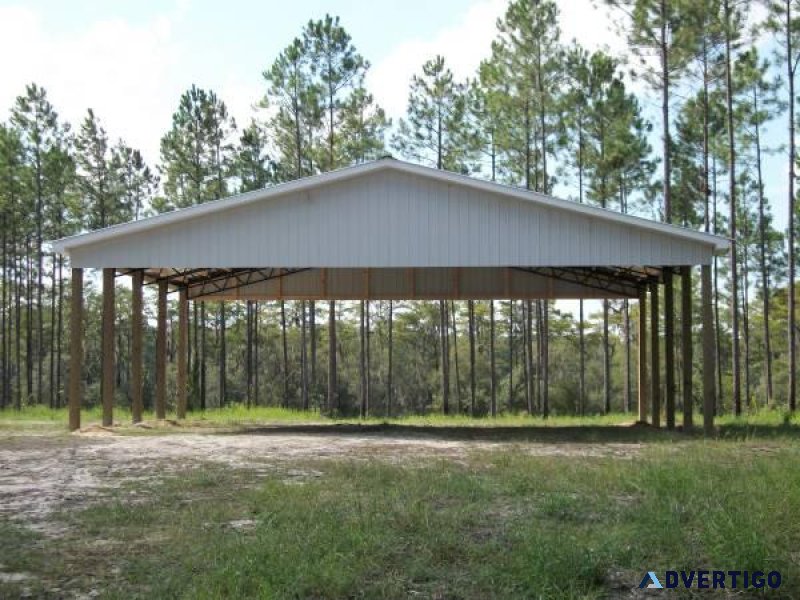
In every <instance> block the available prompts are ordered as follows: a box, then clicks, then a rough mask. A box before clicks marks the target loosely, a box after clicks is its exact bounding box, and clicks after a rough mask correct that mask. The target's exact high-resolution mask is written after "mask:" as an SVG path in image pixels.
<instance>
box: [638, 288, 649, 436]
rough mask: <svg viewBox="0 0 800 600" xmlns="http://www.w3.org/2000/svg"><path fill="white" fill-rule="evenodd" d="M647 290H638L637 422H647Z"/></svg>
mask: <svg viewBox="0 0 800 600" xmlns="http://www.w3.org/2000/svg"><path fill="white" fill-rule="evenodd" d="M647 379H648V378H647V290H646V289H641V290H639V422H640V423H646V422H647V404H648V400H647V398H648V394H647V392H648V389H647V385H648V380H647Z"/></svg>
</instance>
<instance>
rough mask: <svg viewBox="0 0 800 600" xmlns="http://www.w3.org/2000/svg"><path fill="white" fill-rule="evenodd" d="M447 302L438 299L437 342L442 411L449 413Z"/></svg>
mask: <svg viewBox="0 0 800 600" xmlns="http://www.w3.org/2000/svg"><path fill="white" fill-rule="evenodd" d="M447 323H448V319H447V302H445V301H444V300H440V301H439V343H440V346H441V348H440V349H441V361H442V365H441V370H442V411H443V412H444V414H446V415H448V414H450V353H449V352H448V343H447V340H448V335H447V329H448V324H447Z"/></svg>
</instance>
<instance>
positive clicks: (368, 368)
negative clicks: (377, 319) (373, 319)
mask: <svg viewBox="0 0 800 600" xmlns="http://www.w3.org/2000/svg"><path fill="white" fill-rule="evenodd" d="M364 313H365V315H366V316H365V321H366V334H365V337H366V338H367V359H366V362H367V364H366V368H365V370H366V373H367V375H366V376H367V408H366V411H365V414H366V416H369V411H370V403H371V402H372V395H371V393H372V378H371V377H370V375H371V373H372V368H371V360H370V346H369V338H370V331H371V326H370V315H369V300H367V301H366V307H365V311H364Z"/></svg>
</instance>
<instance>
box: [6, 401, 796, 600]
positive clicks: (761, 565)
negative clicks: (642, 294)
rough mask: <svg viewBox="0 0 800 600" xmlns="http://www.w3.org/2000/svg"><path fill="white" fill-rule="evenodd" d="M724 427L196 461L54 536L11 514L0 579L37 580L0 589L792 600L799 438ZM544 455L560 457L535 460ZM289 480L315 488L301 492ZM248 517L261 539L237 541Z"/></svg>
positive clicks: (49, 419) (776, 421) (502, 430)
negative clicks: (740, 583)
mask: <svg viewBox="0 0 800 600" xmlns="http://www.w3.org/2000/svg"><path fill="white" fill-rule="evenodd" d="M89 415H90V416H89V418H93V417H94V416H97V417H98V418H99V413H96V412H94V413H93V412H90V413H89ZM117 415H118V416H120V420H121V418H122V413H121V412H118V413H117ZM64 417H65V414H64V412H63V411H47V410H43V409H26V410H25V411H23V412H22V413H21V414H15V413H13V412H11V413H9V412H4V413H1V414H0V423H4V424H5V426H9V427H10V426H13V425H15V424H17V425H18V424H20V423H22V424H27V425H29V426H33V425H31V424H36V423H39V424H40V427H41V428H44V429H45V430H50V429H48V428H51V429H52V428H54V427H58V429H57V430H58V431H63V428H62V426H63V421H62V418H64ZM191 420H192V422H193V423H195V424H202V425H203V426H209V425H211V426H213V427H220V428H234V429H237V427H241V428H242V429H245V430H247V429H249V428H251V427H255V426H256V425H258V424H259V423H266V424H274V423H281V424H282V426H283V428H285V429H286V431H287V432H293V431H294V432H298V433H304V432H309V433H312V434H313V433H314V432H317V431H320V430H322V431H324V432H332V433H336V432H339V433H341V434H342V435H349V434H350V433H351V432H352V431H354V430H355V431H356V432H358V431H360V428H361V425H358V426H356V425H353V423H357V421H354V420H343V421H337V422H334V423H325V421H326V420H325V419H320V417H319V416H318V415H308V414H302V413H296V412H291V411H283V410H280V409H254V410H252V411H247V410H246V409H243V408H241V407H232V408H229V409H225V410H223V411H208V412H207V413H206V414H205V415H192V417H191ZM319 421H322V422H323V423H324V424H319V423H318V422H319ZM718 422H719V423H720V435H719V436H718V437H717V438H716V439H714V440H705V439H703V438H702V436H701V435H700V434H697V435H695V436H686V435H682V434H680V433H675V434H667V433H666V432H656V431H652V430H648V429H646V428H632V427H612V426H611V425H615V424H618V423H630V417H628V416H624V415H613V416H610V417H606V418H597V417H587V418H585V419H574V418H562V417H559V418H555V419H550V420H549V421H548V422H547V424H546V425H545V424H544V423H543V422H542V421H541V420H540V419H531V418H528V417H524V416H504V417H501V418H498V419H496V420H491V419H477V420H473V419H466V418H462V417H456V418H450V419H445V418H443V417H438V416H431V417H426V418H421V417H409V418H406V419H397V420H393V421H392V422H391V423H389V424H383V421H382V420H380V419H376V420H370V421H368V423H367V424H366V425H367V426H369V427H371V428H372V430H374V431H375V432H376V433H377V434H380V433H381V432H383V431H386V432H388V433H392V432H395V431H397V432H403V433H413V434H419V435H427V436H430V437H434V438H440V439H451V438H454V439H464V440H472V439H476V438H477V439H481V440H482V439H492V440H495V439H507V440H510V441H512V442H515V443H514V444H512V445H509V446H505V447H503V448H502V449H489V450H486V449H484V450H480V451H478V450H477V449H473V450H471V451H469V452H468V454H467V455H466V456H465V457H464V459H463V460H457V461H456V460H443V459H437V458H431V457H425V456H420V457H418V458H414V459H409V458H408V457H406V460H405V461H404V462H402V463H400V464H392V463H390V462H387V461H385V460H379V459H376V458H373V457H371V456H370V455H368V454H366V453H362V454H358V453H357V452H356V456H355V457H354V456H350V457H347V456H342V457H341V458H328V459H326V460H322V459H311V458H300V459H294V460H292V461H291V463H287V464H285V465H284V466H283V467H281V466H280V465H279V466H277V467H274V470H272V471H270V474H269V475H266V476H265V475H264V474H263V473H261V474H257V473H255V472H251V471H250V470H248V469H247V468H231V467H221V466H219V465H206V464H204V463H202V462H201V461H202V460H203V457H201V456H198V457H197V462H196V463H195V464H196V465H200V468H187V469H186V471H185V474H183V475H181V476H180V477H167V478H157V479H152V480H150V479H148V480H137V481H136V483H135V484H126V485H124V486H123V487H122V488H120V489H118V490H116V491H115V492H114V495H113V496H112V497H111V498H110V499H107V500H104V501H103V502H101V503H100V504H97V505H94V506H91V507H89V508H85V507H83V508H71V509H66V508H65V509H64V510H63V512H62V513H60V514H56V515H54V516H53V517H52V519H53V520H54V521H55V522H56V523H58V524H65V525H66V526H67V533H66V535H63V536H61V537H55V538H51V537H47V536H44V535H42V534H39V533H36V532H35V531H31V530H30V529H28V528H25V527H23V526H22V525H20V524H19V523H14V522H11V521H9V520H8V518H7V517H0V539H2V540H3V542H2V548H3V554H2V557H0V563H2V565H3V566H2V567H0V571H2V572H11V573H17V572H18V573H26V574H30V575H32V577H31V578H29V579H27V580H25V581H22V582H3V581H2V579H0V597H18V596H20V595H21V594H22V593H28V594H29V595H30V596H33V597H48V596H52V597H59V596H62V595H67V596H71V595H73V594H74V593H77V592H81V593H88V592H89V591H91V590H97V591H99V592H100V595H101V597H104V598H187V599H188V598H201V599H202V598H208V599H211V598H270V599H271V598H407V597H419V598H465V599H472V598H475V599H478V598H480V599H483V598H575V599H587V598H616V597H627V595H628V594H629V593H630V590H631V588H633V587H635V586H636V585H637V584H638V582H639V581H640V580H641V577H642V576H643V574H644V572H645V571H648V570H655V571H657V572H663V571H664V570H667V569H675V570H681V569H687V570H691V569H723V570H731V569H736V570H751V571H753V570H764V571H770V570H779V571H780V572H781V573H782V575H783V586H782V588H781V589H780V590H779V591H778V592H777V593H776V592H771V593H770V597H774V598H797V597H800V554H799V551H798V548H800V520H798V515H799V514H800V434H798V429H797V425H796V423H795V422H794V420H793V419H786V418H784V416H783V415H782V414H781V413H778V412H773V413H760V414H758V415H752V416H750V417H748V418H740V419H735V418H732V417H727V416H725V417H723V418H721V419H719V420H718ZM48 423H50V424H55V425H52V426H51V425H48ZM578 426H583V427H582V428H579V427H578ZM213 427H212V431H213ZM164 431H167V430H166V429H165V430H164ZM169 431H175V429H172V430H169ZM177 431H178V433H177V434H176V435H180V431H184V430H183V429H177ZM582 431H585V432H588V433H580V432H582ZM127 432H128V430H127V429H123V430H122V433H127ZM576 439H577V440H579V441H584V442H585V441H601V442H605V441H613V442H628V441H644V442H645V443H644V446H643V448H642V450H641V451H640V452H639V453H638V454H634V455H632V456H628V457H626V458H619V457H612V456H605V457H598V456H585V455H582V454H577V455H569V448H570V446H569V444H567V442H574V441H576ZM65 440H66V438H65ZM535 441H547V442H553V443H554V444H559V446H558V447H559V448H565V454H564V455H559V454H556V455H547V456H533V455H531V454H529V453H527V452H526V448H527V447H528V444H530V443H531V442H535ZM59 443H61V442H59ZM64 443H66V442H64ZM165 443H166V442H165ZM489 448H491V446H490V447H489ZM287 468H292V469H296V470H298V471H300V472H303V471H310V470H315V471H319V472H321V473H322V475H321V476H319V477H308V478H303V477H300V478H299V479H300V483H299V484H298V482H297V478H287V475H286V469H287ZM133 485H135V491H136V492H137V493H136V496H135V502H132V501H131V499H132V498H134V496H131V491H133V490H132V488H131V486H133ZM240 520H249V521H252V526H249V527H245V528H244V529H241V530H239V529H236V528H235V527H232V526H231V525H230V524H231V523H232V522H235V521H240ZM54 590H56V591H55V592H54ZM684 594H686V592H684ZM673 595H675V594H673ZM677 596H679V597H680V593H678V594H677ZM737 597H750V596H748V595H747V594H745V595H744V596H737Z"/></svg>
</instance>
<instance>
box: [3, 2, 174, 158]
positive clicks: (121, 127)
mask: <svg viewBox="0 0 800 600" xmlns="http://www.w3.org/2000/svg"><path fill="white" fill-rule="evenodd" d="M182 10H185V3H180V4H179V5H178V9H177V10H176V11H175V12H174V13H171V14H170V13H165V14H162V15H160V16H158V17H156V18H154V19H152V20H151V21H149V22H147V23H145V24H143V25H133V24H131V23H128V22H126V21H124V20H122V19H106V20H98V21H95V22H93V23H91V24H89V25H88V26H87V27H86V28H84V29H83V30H81V31H78V32H76V33H72V34H62V33H60V32H59V31H57V30H52V29H51V27H50V24H47V23H46V22H45V21H44V20H43V19H42V18H41V15H40V14H38V13H37V12H35V11H34V10H32V9H30V8H27V7H23V6H8V7H0V55H2V56H6V57H13V59H11V60H3V61H2V62H0V110H2V111H3V112H4V113H5V112H6V111H7V110H8V109H9V108H11V106H12V105H13V103H14V99H15V98H16V96H18V95H20V94H22V93H23V91H24V87H25V85H26V84H27V83H30V82H37V83H39V84H40V85H42V86H44V87H45V88H46V89H47V91H48V95H49V97H50V100H51V102H52V103H53V104H54V105H55V107H56V110H58V111H59V113H60V115H61V118H62V119H63V120H67V121H70V122H71V123H73V124H74V125H76V126H77V125H78V124H79V123H80V121H81V120H82V119H83V117H84V115H85V113H86V109H87V108H89V107H91V108H93V109H94V110H95V112H96V113H97V115H98V116H99V117H100V119H101V121H102V123H103V124H104V126H105V128H106V130H107V131H108V132H109V135H110V136H111V137H112V139H113V140H116V139H117V138H118V137H122V138H124V139H125V140H126V141H127V142H128V143H129V144H131V145H133V146H135V147H139V148H141V149H142V150H143V152H145V155H146V157H147V159H148V160H149V161H151V162H154V161H155V160H156V159H157V157H158V142H159V138H160V135H161V133H162V132H163V131H164V130H165V129H166V128H167V127H168V126H169V122H170V115H171V114H172V109H173V108H174V105H175V104H176V98H177V94H178V93H179V90H176V89H175V85H174V83H173V82H174V78H173V77H172V73H173V72H174V70H175V68H176V66H177V64H178V61H179V57H180V48H179V46H178V44H177V43H176V42H175V40H174V36H173V25H174V20H175V19H176V18H178V15H179V14H180V13H181V12H182Z"/></svg>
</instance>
